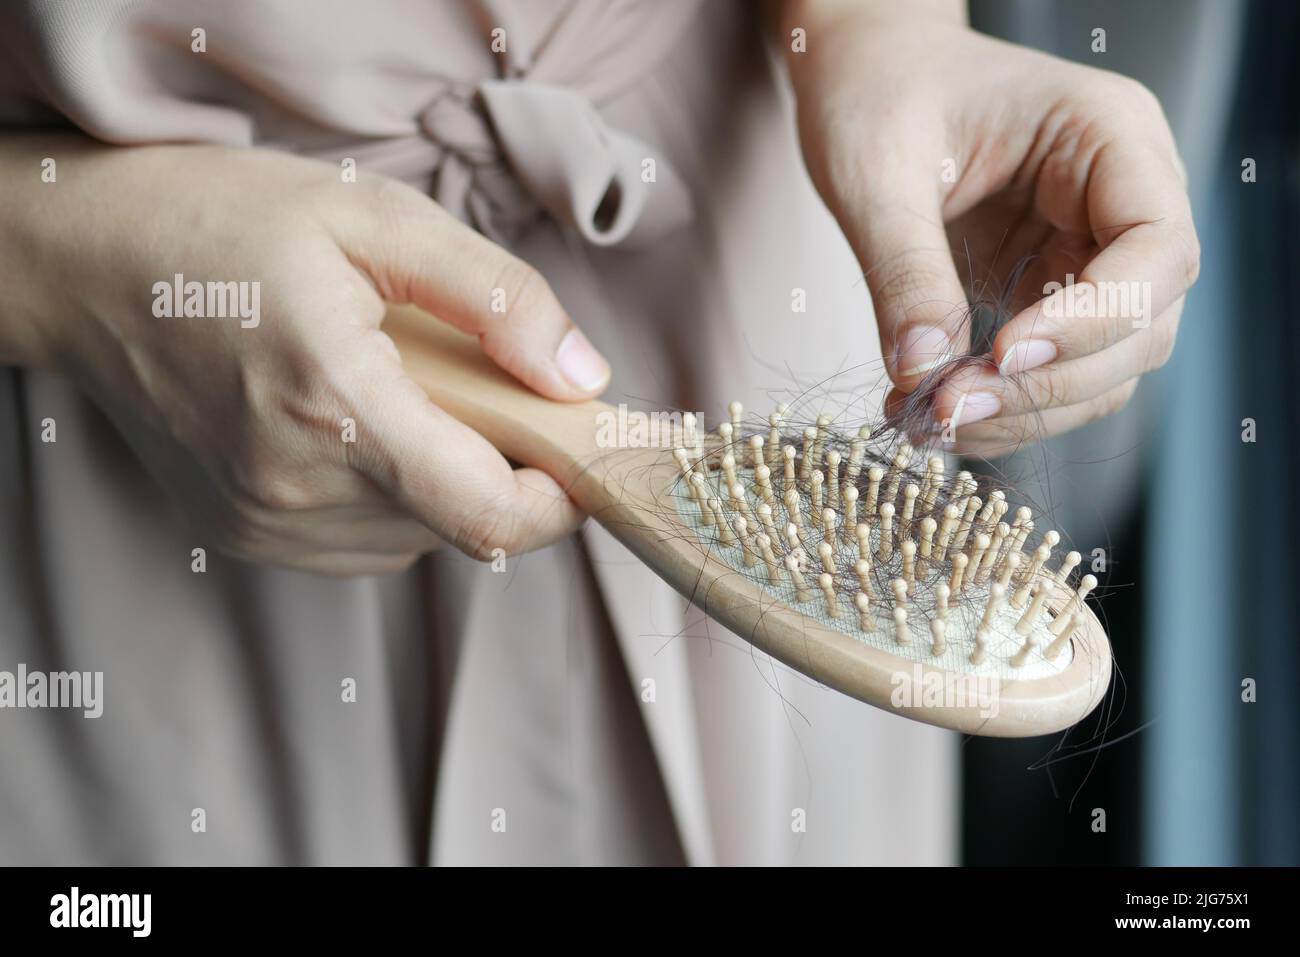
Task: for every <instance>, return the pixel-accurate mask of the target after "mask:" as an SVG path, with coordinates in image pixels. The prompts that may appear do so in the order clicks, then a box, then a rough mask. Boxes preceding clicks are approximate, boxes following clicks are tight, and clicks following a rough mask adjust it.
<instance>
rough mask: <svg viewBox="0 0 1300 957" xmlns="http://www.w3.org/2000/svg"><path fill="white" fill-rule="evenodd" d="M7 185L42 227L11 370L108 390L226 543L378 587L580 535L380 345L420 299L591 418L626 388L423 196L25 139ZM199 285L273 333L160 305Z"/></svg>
mask: <svg viewBox="0 0 1300 957" xmlns="http://www.w3.org/2000/svg"><path fill="white" fill-rule="evenodd" d="M44 156H48V157H51V158H53V159H54V160H55V161H56V163H57V167H56V169H57V179H56V181H55V182H53V183H43V182H41V180H40V163H41V158H42V157H44ZM20 167H21V168H20ZM0 174H2V175H3V176H4V177H5V179H6V180H7V181H8V183H9V184H10V188H9V189H7V190H6V194H5V196H3V197H0V227H2V228H0V231H10V230H11V225H14V224H21V228H19V227H18V226H16V225H14V228H13V229H12V231H11V232H10V239H8V240H0V243H3V248H2V249H0V252H3V253H4V254H5V255H4V256H3V257H0V259H3V260H4V264H3V265H0V280H3V285H4V288H6V290H9V291H11V292H12V295H13V298H14V302H13V306H14V308H13V309H11V310H10V312H9V315H7V316H3V317H0V323H5V324H13V323H17V324H18V326H16V327H14V326H12V325H11V327H10V328H9V329H6V330H5V331H4V332H3V334H0V348H3V349H4V351H5V352H8V353H10V355H9V356H7V357H5V356H2V355H0V358H14V359H17V360H18V361H19V362H23V363H26V364H31V365H43V366H46V367H49V368H52V369H54V370H55V371H58V372H60V373H62V374H64V375H66V376H67V377H68V378H70V379H71V380H72V381H73V382H75V383H76V384H77V385H79V386H80V387H81V388H83V389H84V390H85V391H87V392H88V393H89V394H90V395H91V397H92V398H94V399H95V401H96V402H97V403H98V404H99V405H100V406H101V407H102V408H104V409H105V411H106V412H107V413H108V414H109V415H110V416H111V418H112V419H113V421H114V422H115V423H116V425H117V427H118V428H119V429H120V430H121V431H122V433H123V435H124V436H125V437H126V438H127V440H128V442H129V443H130V444H131V446H132V447H133V448H134V450H135V451H136V453H137V454H138V455H139V457H140V458H141V459H142V461H143V462H144V464H145V465H146V466H147V467H148V468H149V470H150V471H151V472H152V473H153V474H154V475H155V476H156V477H157V479H158V480H159V481H160V482H161V484H162V485H163V486H164V487H165V488H167V489H168V490H169V491H170V492H171V493H172V494H173V496H174V497H175V498H176V499H177V500H178V501H179V503H180V505H181V507H182V508H184V510H185V511H186V512H187V513H188V514H189V515H190V516H191V517H192V518H193V519H194V520H196V521H197V522H198V523H200V524H201V525H202V526H203V527H204V528H205V529H206V531H207V534H208V535H209V536H210V538H208V539H206V540H205V541H210V542H212V543H213V544H215V545H216V546H217V547H219V548H220V549H221V550H223V551H225V552H227V553H229V554H232V555H235V556H238V557H240V558H244V559H247V560H250V561H256V562H267V563H272V564H278V565H285V566H290V567H295V568H299V569H305V570H309V571H315V572H323V573H330V574H372V573H382V572H389V571H395V570H399V569H402V568H405V567H407V566H408V565H409V564H410V563H411V562H413V561H414V559H415V558H416V557H417V556H418V555H420V554H421V553H423V552H426V551H429V550H431V549H432V548H434V547H436V544H437V542H438V540H439V539H441V540H445V541H448V542H451V543H452V544H454V545H455V546H457V547H458V548H460V549H462V550H463V551H465V552H467V553H468V554H470V555H473V556H475V557H477V558H480V559H485V558H489V557H491V556H492V555H494V554H500V553H499V552H497V551H496V550H497V549H503V550H504V551H505V553H507V554H513V553H517V552H521V551H527V550H529V549H533V548H538V547H540V546H542V545H545V544H548V543H550V542H553V541H555V540H557V539H559V538H561V537H563V536H565V535H567V534H569V533H570V532H572V531H573V530H574V529H575V528H576V527H577V526H578V525H580V524H581V522H582V519H583V516H582V515H581V513H580V512H579V511H578V510H577V509H576V507H575V506H574V505H573V504H572V503H571V502H570V501H569V500H568V499H567V498H566V496H565V495H564V492H563V490H562V489H561V488H560V487H559V486H558V485H557V484H556V483H555V482H554V481H553V480H552V479H551V478H550V477H549V476H547V475H545V474H544V473H542V472H539V471H537V470H535V469H527V468H525V469H519V470H512V469H511V468H510V466H509V464H508V463H507V462H506V461H505V459H503V458H502V457H501V455H500V454H499V453H498V452H497V451H496V450H495V449H494V448H493V447H492V446H491V445H489V444H488V442H487V441H486V440H485V439H483V438H482V437H481V436H479V435H478V434H477V433H475V432H473V431H472V430H471V429H469V428H468V427H466V426H464V425H462V424H461V423H459V422H457V421H456V420H455V419H453V418H451V417H450V416H448V415H447V414H446V413H444V412H443V411H442V410H440V409H438V408H437V407H436V406H434V405H433V404H432V403H431V402H430V401H429V399H428V398H427V397H426V396H425V394H424V392H423V391H422V390H421V389H420V388H419V386H417V385H416V384H415V383H414V382H413V381H412V380H411V379H409V378H408V377H407V376H406V375H405V374H404V372H403V370H402V367H401V364H400V361H399V357H398V354H397V350H396V348H395V347H394V345H393V343H392V341H391V340H390V339H389V338H388V336H386V335H385V334H384V333H383V331H381V329H380V323H381V321H382V319H383V316H384V311H385V303H389V302H391V303H407V302H410V303H414V304H416V305H417V306H419V307H421V308H422V309H424V310H426V311H428V312H430V313H433V314H435V315H437V316H439V317H441V318H442V319H443V320H445V321H448V322H450V323H452V324H454V325H456V326H457V327H459V328H461V329H463V330H465V331H466V332H470V333H473V334H475V335H477V336H478V337H479V339H480V341H481V343H482V345H483V348H484V350H485V351H486V352H487V354H488V355H489V356H491V357H492V358H493V359H494V360H495V361H496V362H497V363H498V364H500V365H501V366H502V367H503V368H505V369H506V370H507V371H509V372H510V373H512V374H513V375H514V376H516V377H517V378H519V379H520V380H521V381H523V382H524V383H525V384H527V385H529V386H530V387H532V388H533V389H535V390H536V391H537V392H539V393H541V394H542V395H545V396H548V397H550V398H553V399H557V400H579V399H586V398H590V397H592V396H594V395H596V394H597V393H599V392H600V391H601V390H602V389H604V387H605V385H606V384H607V382H608V380H609V367H608V365H607V363H606V362H605V360H604V359H603V358H601V357H600V355H599V354H597V353H596V352H595V350H594V349H593V348H592V347H591V345H590V344H589V343H588V342H587V340H586V338H585V337H584V336H583V335H582V333H581V332H579V331H578V330H577V329H576V328H575V327H574V326H573V324H572V322H571V321H570V320H569V317H568V316H567V315H566V314H565V312H564V310H563V308H562V307H561V306H560V304H559V302H558V301H557V300H556V298H555V296H554V294H553V293H552V292H551V290H550V287H549V286H548V285H547V283H546V282H545V280H544V279H543V278H542V277H541V276H540V275H539V274H538V273H537V272H536V271H534V270H533V269H532V268H531V267H530V266H528V265H527V264H526V263H524V262H522V261H520V260H518V259H516V258H515V257H513V256H512V255H510V254H509V253H507V252H506V251H505V250H503V249H501V248H500V247H498V246H496V245H494V244H493V243H491V242H489V241H488V240H487V239H484V238H483V237H482V236H480V235H479V234H477V233H475V232H473V231H472V230H471V229H469V228H468V227H466V226H464V225H462V224H461V223H460V222H458V221H457V220H455V219H454V218H453V217H451V216H450V215H449V214H447V213H446V212H444V211H443V210H442V209H441V208H439V207H438V206H437V205H436V204H435V203H433V202H432V201H431V200H430V199H428V198H427V197H425V196H423V195H422V194H420V193H419V192H418V191H416V190H414V189H411V188H409V187H407V186H405V185H403V184H401V183H398V182H396V181H393V180H389V179H386V178H383V177H378V176H369V175H364V174H363V175H359V176H358V177H357V178H356V181H355V182H344V181H343V177H341V176H340V171H339V169H338V168H336V167H331V166H328V165H325V164H321V163H317V162H313V161H309V160H304V159H300V158H296V157H293V156H290V155H286V154H280V153H274V152H269V151H262V150H237V149H229V148H225V147H217V146H182V145H176V146H149V147H139V148H113V147H101V146H98V145H94V144H91V143H90V142H89V141H87V140H85V139H83V138H80V137H71V136H62V137H42V138H40V139H36V138H28V137H25V136H16V137H9V138H6V139H5V140H4V141H3V142H0ZM15 183H30V184H31V185H21V186H18V187H16V188H14V186H13V184H15ZM177 274H181V275H183V276H184V279H185V281H198V282H203V283H205V284H206V283H207V282H209V281H214V282H235V283H240V282H244V283H252V282H257V283H260V304H259V305H260V316H259V317H258V321H257V324H256V325H253V323H252V320H251V318H250V319H246V320H244V321H241V319H240V317H239V316H238V315H237V314H235V315H232V317H230V318H186V317H183V316H182V317H172V318H159V317H156V316H155V314H154V301H155V298H156V293H155V290H154V286H155V284H157V283H165V284H167V285H168V286H170V285H171V284H172V282H173V277H174V276H176V275H177ZM250 288H251V287H250ZM494 290H499V291H498V292H497V293H496V302H495V303H494ZM502 295H504V305H505V308H504V311H493V306H494V304H495V305H498V307H499V306H500V303H501V301H502V300H501V296H502ZM349 420H350V421H351V422H353V423H355V425H354V427H353V435H354V438H355V441H346V438H347V436H348V424H347V423H348V422H349ZM205 541H200V542H197V543H196V544H204V543H205Z"/></svg>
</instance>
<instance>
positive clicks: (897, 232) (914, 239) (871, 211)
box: [840, 174, 970, 392]
mask: <svg viewBox="0 0 1300 957" xmlns="http://www.w3.org/2000/svg"><path fill="white" fill-rule="evenodd" d="M864 179H865V178H864ZM873 181H875V182H878V183H879V184H880V190H879V192H880V194H881V195H884V196H886V197H887V198H886V199H884V200H881V199H880V198H879V197H878V196H875V195H873V196H870V197H864V199H863V200H862V202H860V203H858V204H856V208H853V209H850V210H849V211H848V212H846V213H843V214H841V215H840V221H841V226H842V227H843V228H844V231H845V233H846V235H848V237H849V240H850V242H851V243H852V244H853V246H854V250H855V252H856V253H857V256H858V261H859V262H861V263H862V265H863V269H864V271H865V276H866V280H867V286H868V288H869V289H870V290H871V300H872V303H873V304H874V306H875V310H876V323H877V325H878V327H879V332H880V345H881V354H882V355H883V356H884V359H885V366H886V369H887V370H888V371H889V377H890V379H892V380H893V382H894V384H895V385H896V386H897V387H898V388H899V389H901V390H903V391H904V392H911V391H913V390H914V389H916V387H917V385H918V384H919V383H920V381H921V379H922V378H924V376H925V374H926V373H927V372H928V371H929V370H931V369H933V368H934V367H936V366H938V365H939V364H941V363H942V362H944V361H945V360H946V359H948V358H950V357H951V356H953V355H962V354H964V353H965V352H966V351H967V350H968V349H969V346H970V340H969V329H968V326H967V323H966V313H967V306H966V292H965V290H964V289H963V287H962V284H961V279H960V277H959V276H958V275H957V268H956V266H955V265H954V263H953V258H952V252H951V250H950V249H949V246H948V237H947V234H946V233H945V232H944V226H943V216H942V213H941V211H940V199H939V196H938V194H937V192H936V189H935V185H934V183H933V182H929V183H927V182H925V181H924V180H919V179H917V178H916V176H915V175H914V174H911V175H907V174H899V175H896V176H890V175H888V174H884V175H881V174H876V175H875V176H874V177H873Z"/></svg>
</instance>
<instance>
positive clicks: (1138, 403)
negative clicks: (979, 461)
mask: <svg viewBox="0 0 1300 957" xmlns="http://www.w3.org/2000/svg"><path fill="white" fill-rule="evenodd" d="M971 20H972V23H973V25H974V26H975V27H976V28H977V29H979V30H982V31H983V32H985V33H989V34H992V35H994V36H998V37H1002V38H1004V39H1008V40H1013V41H1015V42H1017V43H1023V44H1026V45H1029V46H1033V47H1037V48H1039V49H1042V50H1045V51H1047V52H1050V53H1053V54H1056V55H1058V56H1062V57H1066V58H1068V59H1072V60H1077V61H1079V62H1082V63H1087V64H1090V65H1093V66H1099V67H1104V68H1106V69H1110V70H1115V71H1117V72H1120V73H1125V74H1128V75H1130V76H1133V77H1135V78H1136V79H1138V80H1141V81H1142V82H1143V83H1145V84H1146V85H1147V86H1148V87H1150V88H1151V89H1152V91H1153V92H1155V94H1156V95H1157V96H1158V97H1159V98H1160V100H1161V102H1162V103H1163V105H1164V108H1165V112H1166V114H1167V115H1168V117H1169V121H1170V124H1171V125H1172V127H1173V130H1174V134H1175V136H1176V137H1177V139H1178V143H1179V148H1180V150H1181V152H1182V156H1183V159H1184V161H1185V163H1186V165H1187V171H1188V175H1189V178H1190V182H1191V187H1190V188H1191V194H1192V204H1193V208H1194V210H1195V215H1196V223H1197V227H1198V231H1199V234H1200V239H1201V246H1202V256H1201V276H1200V280H1199V282H1198V283H1197V285H1196V287H1195V288H1194V289H1193V290H1192V293H1191V295H1190V296H1189V297H1188V300H1187V308H1186V310H1185V312H1184V314H1183V320H1182V325H1181V329H1180V333H1179V339H1178V346H1177V349H1176V350H1175V352H1174V356H1173V359H1172V360H1170V362H1169V364H1168V365H1167V366H1166V367H1165V368H1163V369H1161V370H1160V371H1159V372H1157V373H1155V374H1153V375H1150V376H1148V377H1146V378H1145V379H1144V380H1143V384H1142V386H1141V387H1140V388H1139V390H1138V393H1137V396H1136V397H1135V399H1134V401H1133V402H1132V403H1131V404H1130V406H1129V407H1128V408H1127V409H1125V410H1124V412H1123V413H1121V414H1120V415H1119V416H1116V417H1114V418H1111V419H1107V420H1105V421H1102V422H1099V423H1096V424H1095V425H1093V426H1090V427H1089V428H1086V429H1083V430H1080V431H1079V432H1076V433H1073V434H1071V435H1067V436H1063V437H1061V438H1059V439H1055V440H1052V441H1051V442H1050V443H1048V445H1047V447H1046V448H1043V449H1040V450H1037V451H1028V450H1027V451H1026V452H1025V453H1024V455H1026V456H1029V455H1034V456H1036V459H1035V461H1033V462H1032V463H1026V464H1027V465H1028V466H1029V467H1026V468H1024V469H1023V470H1022V472H1023V474H1024V475H1025V476H1032V475H1037V476H1039V478H1040V479H1041V481H1042V487H1040V488H1038V489H1032V488H1026V489H1025V491H1026V492H1027V493H1028V494H1030V495H1032V496H1033V497H1034V498H1037V499H1038V500H1039V501H1043V502H1049V503H1050V504H1051V505H1052V507H1053V508H1054V509H1055V510H1056V512H1057V514H1058V515H1059V517H1060V521H1059V524H1060V525H1061V527H1064V528H1069V529H1070V530H1071V537H1072V539H1073V541H1074V547H1075V548H1077V549H1079V551H1081V552H1083V553H1084V555H1085V561H1087V560H1088V557H1089V553H1090V552H1091V550H1092V549H1093V548H1103V549H1105V556H1106V560H1107V564H1106V569H1105V571H1104V572H1098V573H1097V577H1098V579H1099V580H1100V582H1101V585H1102V590H1104V591H1105V593H1106V597H1105V598H1104V600H1103V601H1102V604H1101V610H1102V612H1103V613H1104V616H1105V620H1106V623H1107V626H1108V629H1109V631H1110V634H1111V639H1112V641H1113V643H1114V649H1115V658H1116V663H1117V666H1118V671H1119V681H1118V682H1117V684H1116V687H1115V697H1114V699H1113V700H1112V701H1111V703H1110V707H1109V712H1108V719H1109V720H1110V721H1112V722H1114V723H1113V726H1112V727H1110V729H1109V730H1108V731H1107V732H1106V735H1105V739H1106V744H1105V746H1103V747H1100V748H1098V747H1096V742H1095V741H1089V739H1090V738H1092V736H1093V734H1094V733H1095V732H1096V731H1097V730H1098V729H1097V727H1096V725H1095V724H1093V725H1089V726H1086V727H1083V728H1080V729H1078V730H1077V731H1076V732H1074V734H1073V735H1072V736H1071V737H1070V739H1068V740H1067V741H1065V742H1064V744H1063V746H1062V742H1061V741H1059V740H1057V739H1043V738H1040V739H1032V740H1029V741H1025V742H1015V743H1010V742H1004V741H989V740H980V739H972V740H970V741H969V742H968V743H967V744H966V745H965V747H964V749H963V775H964V783H963V847H962V859H963V862H964V863H966V864H1048V863H1058V864H1068V863H1084V864H1089V863H1095V864H1145V865H1188V864H1203V865H1232V864H1237V865H1240V864H1254V865H1280V864H1288V865H1295V864H1297V863H1300V837H1298V836H1297V825H1298V824H1300V781H1298V780H1297V778H1298V771H1297V762H1298V761H1300V689H1298V685H1300V681H1298V680H1297V679H1298V676H1300V668H1298V667H1297V665H1298V662H1297V658H1298V657H1300V656H1298V654H1297V644H1298V643H1300V629H1298V628H1297V621H1298V620H1300V619H1298V618H1297V607H1296V605H1297V597H1296V591H1297V582H1296V581H1295V574H1294V572H1293V561H1294V549H1295V545H1296V543H1300V520H1298V516H1297V510H1296V507H1295V504H1294V503H1293V501H1292V500H1291V497H1290V494H1289V491H1288V489H1289V488H1290V483H1291V482H1292V481H1294V479H1295V477H1296V476H1297V475H1300V471H1298V470H1297V464H1296V461H1295V458H1296V455H1295V448H1296V440H1297V439H1300V404H1298V403H1297V401H1296V400H1295V398H1294V396H1293V394H1292V393H1291V391H1290V387H1291V385H1292V384H1293V381H1294V379H1295V376H1296V370H1297V369H1300V363H1297V350H1298V348H1300V335H1298V334H1297V332H1296V331H1295V330H1293V329H1292V328H1291V323H1292V317H1291V315H1290V310H1289V308H1288V307H1289V305H1290V304H1292V303H1295V302H1297V293H1298V292H1300V288H1298V287H1300V269H1298V268H1297V267H1300V255H1298V253H1300V60H1297V57H1296V47H1297V45H1300V4H1296V3H1294V2H1292V0H1256V2H1248V0H1136V2H1135V0H1104V2H1102V0H1069V2H1066V0H1051V2H1043V0H972V3H971ZM1098 29H1100V30H1104V31H1105V34H1104V39H1105V51H1104V52H1100V51H1097V52H1094V50H1093V47H1094V43H1095V37H1096V34H1095V33H1094V31H1096V30H1098ZM1248 160H1253V168H1254V177H1253V179H1254V181H1253V182H1249V181H1246V179H1248V178H1249V177H1246V179H1244V178H1243V172H1244V170H1243V164H1245V165H1246V166H1250V165H1252V164H1249V163H1247V161H1248ZM1247 419H1250V420H1253V422H1254V424H1255V441H1254V442H1247V441H1243V430H1244V429H1245V428H1246V425H1245V424H1244V420H1247ZM1017 481H1018V484H1020V483H1022V482H1023V479H1020V478H1018V480H1017ZM1065 482H1068V488H1069V492H1068V494H1065V492H1064V489H1065V486H1064V484H1063V483H1065ZM1102 516H1105V520H1104V521H1103V520H1102ZM1247 679H1251V680H1253V682H1254V699H1255V700H1254V701H1246V700H1243V696H1244V695H1245V691H1244V689H1243V683H1244V682H1247ZM1245 696H1246V697H1249V695H1245ZM1074 745H1078V747H1073V746H1074ZM1095 809H1101V810H1102V811H1104V812H1105V831H1104V832H1099V831H1095V830H1094V821H1095V820H1098V817H1097V815H1096V814H1095ZM1063 820H1064V821H1065V822H1066V826H1064V827H1063V826H1062V821H1063Z"/></svg>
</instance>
